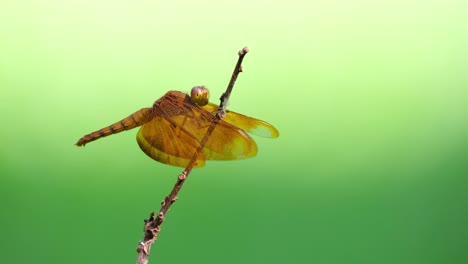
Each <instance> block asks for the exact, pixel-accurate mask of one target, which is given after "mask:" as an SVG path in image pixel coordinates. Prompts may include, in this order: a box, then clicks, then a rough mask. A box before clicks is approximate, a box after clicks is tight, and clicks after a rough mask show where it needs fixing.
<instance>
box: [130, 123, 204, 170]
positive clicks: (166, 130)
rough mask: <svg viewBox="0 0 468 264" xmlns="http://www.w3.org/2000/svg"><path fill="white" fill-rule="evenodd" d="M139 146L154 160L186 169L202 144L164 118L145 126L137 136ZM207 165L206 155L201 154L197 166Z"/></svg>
mask: <svg viewBox="0 0 468 264" xmlns="http://www.w3.org/2000/svg"><path fill="white" fill-rule="evenodd" d="M137 141H138V145H139V146H140V148H141V150H143V152H145V154H146V155H148V156H149V157H151V158H152V159H154V160H156V161H159V162H162V163H165V164H169V165H173V166H178V167H184V168H185V167H186V166H187V165H188V163H189V162H190V159H191V158H192V156H193V155H194V154H195V151H196V149H197V148H198V147H199V146H200V142H199V141H198V140H197V139H196V138H194V137H193V136H192V135H190V134H189V133H187V132H186V131H185V130H184V129H183V128H182V127H180V126H177V125H174V124H173V123H171V122H169V121H168V120H167V119H165V118H163V117H162V116H155V117H154V118H153V120H151V121H150V122H148V123H146V124H144V125H143V126H142V127H141V128H140V130H139V131H138V134H137ZM204 165H205V155H204V153H199V155H198V160H197V165H196V166H195V167H203V166H204Z"/></svg>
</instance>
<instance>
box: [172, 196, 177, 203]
mask: <svg viewBox="0 0 468 264" xmlns="http://www.w3.org/2000/svg"><path fill="white" fill-rule="evenodd" d="M177 199H179V197H177V196H174V198H172V200H171V202H172V203H174V202H175V201H177Z"/></svg>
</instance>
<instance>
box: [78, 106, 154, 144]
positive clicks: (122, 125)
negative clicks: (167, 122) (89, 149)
mask: <svg viewBox="0 0 468 264" xmlns="http://www.w3.org/2000/svg"><path fill="white" fill-rule="evenodd" d="M152 118H153V109H152V108H150V107H148V108H142V109H140V110H138V111H136V112H135V113H133V114H131V115H130V116H128V117H126V118H124V119H122V120H120V121H119V122H116V123H114V124H112V125H110V126H108V127H105V128H102V129H100V130H98V131H94V132H92V133H91V134H88V135H86V136H84V137H82V138H80V140H78V142H76V145H77V146H84V145H85V144H86V143H89V142H91V141H94V140H96V139H99V138H102V137H106V136H109V135H112V134H116V133H119V132H122V131H124V130H130V129H132V128H135V127H138V126H141V125H143V124H144V123H147V122H148V121H150V120H151V119H152Z"/></svg>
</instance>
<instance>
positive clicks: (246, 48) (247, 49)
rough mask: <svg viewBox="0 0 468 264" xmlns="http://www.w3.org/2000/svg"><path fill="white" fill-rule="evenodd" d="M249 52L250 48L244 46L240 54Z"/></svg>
mask: <svg viewBox="0 0 468 264" xmlns="http://www.w3.org/2000/svg"><path fill="white" fill-rule="evenodd" d="M248 52H249V48H248V47H244V48H243V49H241V50H239V56H242V55H245V54H246V53H248Z"/></svg>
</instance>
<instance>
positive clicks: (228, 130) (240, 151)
mask: <svg viewBox="0 0 468 264" xmlns="http://www.w3.org/2000/svg"><path fill="white" fill-rule="evenodd" d="M257 151H258V149H257V143H255V141H254V140H253V139H252V138H251V137H250V136H249V135H248V134H247V133H245V132H244V131H243V130H242V129H239V128H237V127H235V126H233V125H231V124H229V123H227V122H224V121H220V122H219V123H218V124H217V125H216V127H215V129H214V130H213V133H212V134H211V136H210V137H209V138H208V141H207V142H206V144H205V147H204V149H203V152H204V153H205V156H206V159H208V160H236V159H247V158H251V157H253V156H255V155H257Z"/></svg>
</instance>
